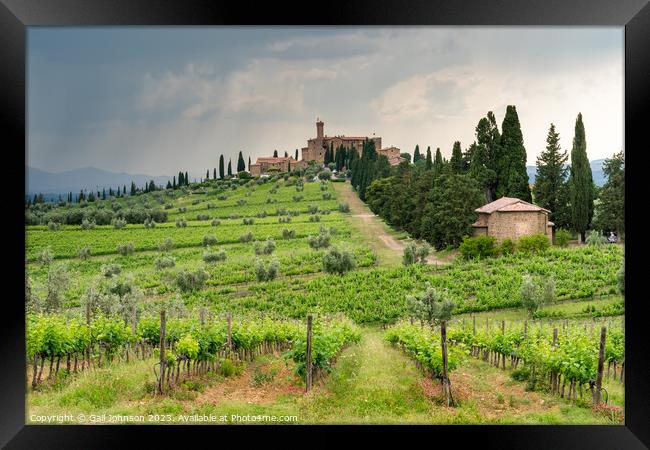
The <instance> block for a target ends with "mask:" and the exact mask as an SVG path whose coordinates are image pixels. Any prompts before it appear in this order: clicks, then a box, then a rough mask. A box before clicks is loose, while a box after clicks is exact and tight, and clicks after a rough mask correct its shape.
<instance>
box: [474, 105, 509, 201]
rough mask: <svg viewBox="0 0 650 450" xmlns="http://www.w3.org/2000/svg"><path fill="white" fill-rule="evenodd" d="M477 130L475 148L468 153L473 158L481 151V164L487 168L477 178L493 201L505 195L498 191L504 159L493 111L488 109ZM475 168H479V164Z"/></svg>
mask: <svg viewBox="0 0 650 450" xmlns="http://www.w3.org/2000/svg"><path fill="white" fill-rule="evenodd" d="M475 131H476V145H475V146H474V147H473V148H472V147H470V149H469V150H468V153H469V154H470V155H471V158H472V159H473V158H474V157H475V155H474V154H473V152H476V151H478V152H479V160H480V164H481V165H483V166H484V168H485V170H481V171H479V172H481V173H480V174H479V177H480V178H477V179H476V180H477V181H478V182H479V184H480V185H481V186H482V187H483V188H485V189H486V195H487V201H488V202H491V201H494V200H496V199H497V198H499V197H502V196H503V195H504V194H501V195H499V193H498V192H497V190H498V180H499V176H498V173H499V164H500V161H501V160H502V153H503V151H502V147H501V136H500V134H499V127H498V126H497V121H496V118H495V117H494V114H493V113H492V111H488V113H487V117H483V118H482V119H481V120H479V122H478V125H476V130H475ZM470 166H471V160H470ZM475 166H476V164H475ZM475 169H477V166H476V167H475ZM486 183H487V184H486Z"/></svg>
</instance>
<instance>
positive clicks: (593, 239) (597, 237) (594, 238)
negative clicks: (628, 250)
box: [585, 230, 607, 247]
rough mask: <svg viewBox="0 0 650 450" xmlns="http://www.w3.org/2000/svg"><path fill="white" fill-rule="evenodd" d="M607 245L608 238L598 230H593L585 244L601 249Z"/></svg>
mask: <svg viewBox="0 0 650 450" xmlns="http://www.w3.org/2000/svg"><path fill="white" fill-rule="evenodd" d="M606 243H607V238H606V237H605V236H603V234H602V233H601V232H600V231H597V230H591V231H590V232H589V234H587V239H585V244H587V245H591V246H595V247H600V246H601V245H604V244H606Z"/></svg>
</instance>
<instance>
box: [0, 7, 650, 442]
mask: <svg viewBox="0 0 650 450" xmlns="http://www.w3.org/2000/svg"><path fill="white" fill-rule="evenodd" d="M93 25H534V26H540V25H565V26H566V25H580V26H582V25H601V26H603V25H613V26H624V27H625V147H626V148H627V150H628V151H627V152H626V153H627V155H626V156H627V159H628V161H627V164H626V168H627V176H626V183H627V184H626V191H627V193H628V195H626V197H627V198H626V211H627V213H626V227H627V230H626V243H627V245H626V260H630V261H629V262H627V263H626V269H627V272H626V284H627V299H628V301H626V305H625V308H626V334H627V339H626V387H625V388H626V392H625V417H626V419H625V425H624V426H570V425H563V426H551V425H549V426H503V427H501V426H485V425H482V426H470V425H467V426H465V425H459V426H442V425H437V426H435V428H433V429H431V428H429V427H400V426H392V427H374V426H373V427H355V429H354V434H355V436H356V437H361V438H364V439H365V438H367V437H372V436H377V437H383V436H384V433H386V434H389V435H390V436H391V437H395V438H397V439H399V440H401V439H404V438H409V437H411V434H412V433H413V432H414V431H417V432H418V434H420V433H421V434H422V438H424V439H425V443H426V442H427V439H428V442H429V444H425V445H439V444H440V443H442V442H443V440H442V436H444V438H446V439H448V440H449V441H448V442H451V443H452V444H451V445H454V446H459V445H460V446H461V448H462V447H464V444H465V443H467V441H468V438H472V439H473V440H476V444H477V445H480V446H481V448H501V449H505V448H516V449H522V448H539V449H560V448H573V449H577V448H585V449H600V448H603V449H636V448H647V447H650V392H649V391H650V388H649V383H648V382H649V381H650V370H649V368H650V357H649V355H648V349H649V348H650V338H649V336H650V333H648V331H647V329H645V326H646V323H647V320H648V319H647V317H646V315H645V314H644V309H645V307H644V305H643V303H645V302H646V299H645V297H644V295H643V291H642V288H643V286H642V280H643V276H644V273H643V272H644V268H645V265H644V264H643V258H644V256H646V255H647V253H646V252H644V242H643V238H642V233H643V231H644V229H643V228H644V227H643V222H644V221H643V220H639V219H641V214H642V211H643V209H644V208H643V207H642V203H641V201H643V200H645V199H644V198H643V194H644V192H646V191H647V189H644V187H645V183H644V182H645V180H644V179H643V178H644V175H643V168H644V167H646V168H647V167H650V166H648V164H646V162H647V153H648V150H647V147H648V144H647V136H646V135H647V128H646V127H647V126H648V124H649V123H650V121H649V117H648V109H649V105H650V5H648V0H617V1H608V0H574V1H560V0H546V1H523V0H489V1H488V0H483V1H481V0H475V1H471V0H456V1H449V0H447V1H444V0H443V1H440V0H435V1H424V0H410V1H409V0H406V1H404V0H403V1H396V0H389V1H386V0H385V1H381V2H379V1H370V0H363V1H360V0H355V1H346V2H336V3H333V2H313V3H312V2H303V3H301V4H296V5H292V4H286V5H282V4H280V3H278V2H265V3H257V4H249V3H243V2H240V3H236V2H229V3H222V2H215V1H187V0H186V1H179V0H176V1H160V0H159V1H156V0H139V1H135V0H132V1H129V0H112V1H111V0H92V1H91V0H0V55H1V57H2V59H1V60H0V61H2V65H1V68H0V121H1V122H0V123H2V125H3V129H4V132H3V135H2V137H3V140H4V141H5V145H4V148H5V151H4V154H3V156H4V158H5V160H6V159H9V161H10V164H9V165H5V167H4V173H5V174H9V173H11V174H12V175H13V174H17V180H18V181H14V182H12V184H11V185H7V184H5V186H6V188H5V198H7V199H10V200H7V202H10V204H11V205H12V210H11V213H10V212H9V211H7V210H5V211H6V212H5V214H6V215H5V216H4V220H3V222H4V224H5V225H6V226H8V227H9V230H7V232H6V233H5V234H4V235H3V236H4V238H5V239H4V243H5V244H6V243H7V242H11V243H13V244H14V246H13V248H12V250H13V252H12V254H11V256H9V255H7V256H6V259H5V264H6V266H5V269H4V270H5V275H6V280H5V286H9V285H11V287H12V290H11V291H5V295H4V296H3V297H4V298H3V308H2V311H3V314H2V317H3V320H2V322H1V324H2V325H0V333H1V335H2V337H1V338H0V345H1V348H2V352H1V353H0V355H1V357H2V363H1V365H2V368H1V369H0V378H1V381H0V408H2V414H1V415H0V445H2V446H6V448H50V447H66V448H67V447H75V448H76V447H79V448H97V447H116V446H119V445H125V444H128V443H134V442H135V440H134V438H135V437H136V436H135V435H136V434H137V435H145V438H146V439H147V442H148V443H149V444H151V445H154V442H156V441H159V440H160V441H166V440H168V439H169V438H171V436H172V434H176V433H178V432H181V433H183V434H187V436H184V439H185V438H188V437H190V436H189V434H190V433H191V441H189V442H188V441H186V443H189V444H190V445H197V443H198V442H200V441H203V440H206V439H207V440H206V441H205V442H208V443H210V442H212V443H214V444H215V445H219V444H223V443H224V441H223V440H222V438H223V437H224V436H225V435H226V434H227V435H231V434H237V435H238V436H237V437H239V438H241V439H250V437H252V436H253V435H263V436H264V437H265V438H267V437H268V438H272V437H271V436H267V433H268V434H270V433H274V434H275V433H278V432H282V434H283V435H284V434H285V433H294V432H295V431H296V428H295V427H286V428H283V429H282V430H280V429H279V428H278V427H272V426H267V427H264V428H263V430H264V431H263V432H262V429H260V428H259V427H257V428H255V430H254V433H251V432H250V429H249V428H247V427H232V426H226V427H225V428H224V427H221V428H214V427H212V426H203V427H185V426H173V427H164V426H151V425H150V426H147V427H124V426H119V425H118V426H101V427H97V426H62V425H54V426H45V425H25V395H24V394H25V389H26V380H25V358H24V356H23V355H24V354H25V338H24V336H25V324H24V304H23V303H22V301H20V300H19V299H20V298H22V297H21V296H22V291H21V289H22V288H21V287H20V286H19V284H20V281H21V280H22V277H23V275H24V273H23V272H22V270H23V269H24V268H23V267H21V266H20V265H19V264H12V262H13V261H16V260H17V258H21V257H24V252H25V247H24V245H23V242H24V238H25V228H24V197H23V193H20V192H18V189H16V188H15V187H16V186H18V183H19V182H20V181H21V180H22V182H23V183H25V181H26V180H25V178H24V177H25V173H26V172H25V169H24V168H23V166H22V164H23V162H24V160H23V159H22V158H21V149H22V151H24V152H25V155H26V151H27V148H26V145H27V144H26V128H25V126H26V114H25V113H26V100H25V99H26V91H25V88H26V67H25V62H26V27H28V26H93ZM644 158H646V159H644ZM6 183H8V181H7V182H6ZM635 199H636V200H637V202H634V200H635ZM639 200H641V201H639ZM633 203H634V205H635V207H634V209H633V211H631V210H632V207H631V206H632V204H633ZM14 208H15V211H14ZM634 218H636V219H637V220H636V221H635V220H634ZM9 233H11V234H9ZM646 240H647V239H646ZM636 260H639V261H638V263H637V264H635V261H636ZM14 289H15V291H14ZM10 292H11V293H10ZM298 428H299V431H305V428H307V429H306V431H307V433H308V435H309V436H311V437H312V439H310V441H313V437H315V436H318V435H319V434H320V433H328V434H329V433H331V430H332V428H334V429H335V431H337V430H336V429H339V428H344V429H347V430H349V428H350V427H337V426H333V427H322V426H308V427H298ZM188 432H189V433H188ZM292 442H297V441H292ZM407 442H408V444H409V445H416V442H415V441H407ZM332 443H335V442H332ZM209 445H212V444H209ZM282 445H285V444H282ZM289 445H290V444H289ZM417 445H422V444H417Z"/></svg>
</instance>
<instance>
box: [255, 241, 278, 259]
mask: <svg viewBox="0 0 650 450" xmlns="http://www.w3.org/2000/svg"><path fill="white" fill-rule="evenodd" d="M274 250H275V241H274V240H273V239H271V238H267V239H266V242H265V243H264V245H262V243H261V242H259V241H258V242H255V254H256V255H258V256H259V255H270V254H271V253H273V251H274Z"/></svg>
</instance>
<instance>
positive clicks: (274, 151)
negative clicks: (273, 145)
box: [273, 150, 278, 158]
mask: <svg viewBox="0 0 650 450" xmlns="http://www.w3.org/2000/svg"><path fill="white" fill-rule="evenodd" d="M273 157H274V158H277V157H278V151H277V150H273Z"/></svg>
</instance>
